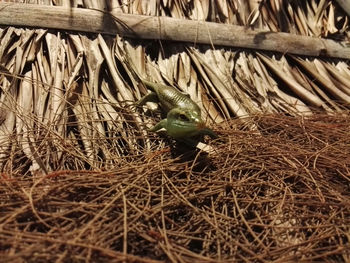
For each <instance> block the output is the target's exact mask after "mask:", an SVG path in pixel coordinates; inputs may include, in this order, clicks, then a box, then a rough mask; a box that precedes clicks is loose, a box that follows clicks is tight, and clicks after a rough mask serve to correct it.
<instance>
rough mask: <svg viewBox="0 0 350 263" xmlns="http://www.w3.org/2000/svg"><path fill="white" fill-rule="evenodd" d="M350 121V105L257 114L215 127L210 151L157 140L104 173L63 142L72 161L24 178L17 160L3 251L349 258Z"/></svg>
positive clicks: (94, 258) (27, 257)
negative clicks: (338, 110) (305, 113)
mask: <svg viewBox="0 0 350 263" xmlns="http://www.w3.org/2000/svg"><path fill="white" fill-rule="evenodd" d="M349 124H350V118H349V115H348V114H347V113H344V114H337V115H326V114H315V115H313V116H311V117H307V118H306V117H287V116H283V115H278V114H273V115H268V114H266V115H255V116H253V117H249V118H247V119H246V120H245V121H244V122H243V121H242V120H232V121H229V122H225V123H223V124H221V126H220V127H219V126H218V127H216V130H219V131H218V133H219V135H220V138H219V139H218V140H215V141H211V142H210V144H211V146H212V147H213V149H214V150H213V151H212V152H211V153H210V154H207V153H205V152H202V151H200V150H194V149H188V148H186V147H184V146H181V145H178V144H176V142H173V141H171V140H160V139H159V138H158V139H153V140H152V145H153V148H152V150H148V149H147V150H145V152H143V153H142V154H135V155H133V156H132V157H125V158H119V159H116V160H115V164H114V166H110V165H107V164H106V165H105V166H103V165H101V166H100V169H96V170H91V169H89V170H87V169H84V168H83V166H82V165H81V164H83V163H84V162H88V161H87V160H86V159H82V158H83V156H77V155H75V154H74V151H71V150H70V149H69V148H65V145H63V143H62V145H61V146H62V147H61V149H66V150H62V155H63V156H65V160H74V161H75V162H72V163H75V164H77V166H76V167H72V168H75V169H74V170H73V169H72V170H59V169H57V170H56V171H54V172H49V173H47V174H45V173H38V172H37V173H36V174H34V175H23V173H18V174H16V170H13V171H14V172H12V173H11V172H10V171H11V169H10V168H11V167H10V162H8V163H7V171H9V172H6V173H5V172H4V173H2V174H1V177H0V195H1V209H0V211H1V212H0V250H1V254H2V259H3V260H4V261H7V262H9V261H11V262H54V261H57V262H59V261H61V262H80V261H85V262H112V261H113V262H118V261H124V262H125V261H127V262H158V261H164V260H165V261H173V262H191V261H192V262H193V261H197V262H198V261H200V262H213V261H222V262H226V261H231V260H235V261H242V262H243V261H246V262H247V261H248V262H264V261H276V262H286V261H298V262H303V261H307V262H310V261H328V262H330V261H337V262H339V261H344V262H348V261H349V260H350V253H349V251H350V247H349V231H350V219H349V218H350V173H349V168H350V143H349V136H350V130H349ZM252 127H253V129H252ZM49 140H50V138H49V137H47V138H46V139H45V138H42V143H43V144H50V141H49ZM56 143H57V142H56ZM19 155H20V154H19V153H18V156H16V158H15V159H17V160H20V159H21V156H19ZM22 158H24V157H23V156H22ZM16 167H18V164H17V165H16Z"/></svg>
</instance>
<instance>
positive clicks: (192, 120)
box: [166, 108, 205, 138]
mask: <svg viewBox="0 0 350 263" xmlns="http://www.w3.org/2000/svg"><path fill="white" fill-rule="evenodd" d="M166 126H167V127H166V130H167V133H168V134H169V135H170V136H171V137H173V138H184V137H192V136H195V135H197V134H198V133H200V131H201V130H202V129H205V123H204V122H203V120H202V118H201V114H200V112H198V111H194V110H191V109H181V108H174V109H172V110H170V111H169V112H168V114H167V125H166Z"/></svg>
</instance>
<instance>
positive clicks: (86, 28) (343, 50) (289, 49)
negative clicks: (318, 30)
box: [0, 3, 350, 59]
mask: <svg viewBox="0 0 350 263" xmlns="http://www.w3.org/2000/svg"><path fill="white" fill-rule="evenodd" d="M0 12H1V16H0V24H1V25H12V26H28V27H42V28H54V29H62V30H76V31H83V32H94V33H103V34H112V35H116V34H120V35H122V36H125V37H131V38H137V39H161V40H172V41H182V42H191V43H201V44H209V45H223V46H230V47H243V48H252V49H258V50H270V51H274V52H276V51H277V52H282V53H292V54H298V55H309V56H328V57H338V58H344V59H350V48H349V47H347V46H346V45H343V44H341V43H338V42H335V41H333V40H329V39H321V38H314V37H308V36H300V35H292V34H288V33H275V32H269V31H261V30H251V29H248V28H246V27H242V26H235V25H226V24H218V23H212V22H203V21H193V20H184V19H175V18H168V17H151V16H142V15H129V14H121V13H114V12H111V13H106V12H102V11H97V10H91V9H82V8H65V7H53V6H40V5H30V4H18V3H0Z"/></svg>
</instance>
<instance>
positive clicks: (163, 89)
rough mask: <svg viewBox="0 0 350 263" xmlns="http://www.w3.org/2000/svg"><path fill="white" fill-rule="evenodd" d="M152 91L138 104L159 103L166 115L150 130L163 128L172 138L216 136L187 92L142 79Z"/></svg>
mask: <svg viewBox="0 0 350 263" xmlns="http://www.w3.org/2000/svg"><path fill="white" fill-rule="evenodd" d="M142 82H143V84H145V85H146V86H147V87H148V88H149V89H150V90H151V91H152V92H151V93H149V94H147V95H146V96H144V97H143V98H141V100H139V101H138V103H137V104H138V105H139V106H142V105H144V104H145V103H146V102H156V103H159V104H160V106H161V108H162V110H163V111H164V112H165V113H166V114H167V117H166V118H165V119H163V120H161V121H160V122H158V123H157V124H156V125H155V126H154V127H153V128H151V129H150V131H152V132H157V131H159V130H160V129H162V128H165V129H166V131H167V134H168V135H169V136H171V137H173V138H174V139H181V138H189V137H193V136H196V135H209V136H210V137H211V138H217V135H216V134H215V133H214V132H213V131H212V130H211V129H209V128H207V127H206V126H205V123H204V121H203V120H202V118H201V110H200V108H199V106H198V105H197V104H196V103H195V102H194V101H193V100H192V99H191V98H190V96H189V95H188V94H184V93H181V92H180V91H178V90H176V89H175V88H173V87H170V86H166V85H162V84H158V83H152V82H149V81H146V80H142Z"/></svg>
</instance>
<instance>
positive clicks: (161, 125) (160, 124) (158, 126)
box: [149, 119, 168, 132]
mask: <svg viewBox="0 0 350 263" xmlns="http://www.w3.org/2000/svg"><path fill="white" fill-rule="evenodd" d="M167 122H168V120H167V119H163V120H161V121H160V122H158V123H157V124H156V125H154V126H153V127H152V128H151V129H149V131H151V132H157V131H159V130H161V129H163V128H164V129H166V128H167Z"/></svg>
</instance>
